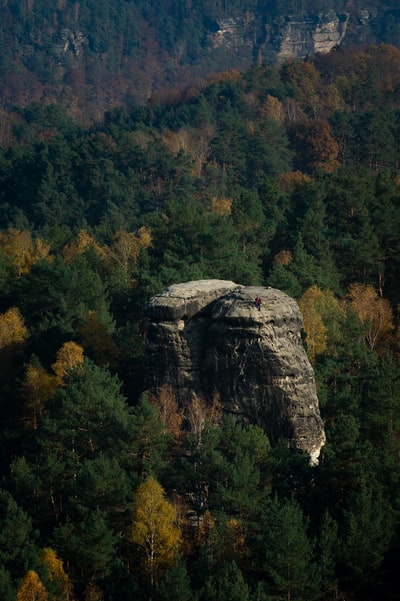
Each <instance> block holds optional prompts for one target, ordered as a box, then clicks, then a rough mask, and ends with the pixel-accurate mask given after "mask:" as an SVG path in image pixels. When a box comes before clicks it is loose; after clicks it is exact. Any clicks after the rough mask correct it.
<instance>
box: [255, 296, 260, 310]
mask: <svg viewBox="0 0 400 601" xmlns="http://www.w3.org/2000/svg"><path fill="white" fill-rule="evenodd" d="M255 303H256V307H257V309H258V310H259V311H261V298H260V297H259V296H256V298H255Z"/></svg>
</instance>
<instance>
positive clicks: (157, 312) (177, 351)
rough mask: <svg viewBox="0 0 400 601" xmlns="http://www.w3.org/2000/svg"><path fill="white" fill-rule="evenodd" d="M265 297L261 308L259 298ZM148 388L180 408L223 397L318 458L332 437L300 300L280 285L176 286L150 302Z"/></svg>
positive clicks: (271, 433)
mask: <svg viewBox="0 0 400 601" xmlns="http://www.w3.org/2000/svg"><path fill="white" fill-rule="evenodd" d="M256 296H259V297H260V298H261V307H260V309H259V310H258V309H257V307H256V305H255V302H254V299H255V297H256ZM147 314H148V319H149V322H148V331H147V340H146V374H145V377H146V387H147V389H148V390H149V392H150V393H152V394H157V393H158V391H159V390H160V388H161V387H162V386H163V385H165V384H169V385H170V386H171V387H172V390H173V392H174V394H175V395H176V398H177V400H178V402H179V404H180V405H181V406H185V404H186V403H188V402H189V401H190V400H191V399H192V398H193V395H197V396H201V397H204V398H205V399H206V400H209V401H211V399H212V398H213V397H214V396H215V395H218V396H219V398H220V401H221V403H222V405H223V408H224V411H226V412H229V413H233V414H235V415H236V416H237V418H238V419H239V420H242V421H244V422H248V423H253V424H257V425H259V426H261V427H262V428H263V429H264V430H265V432H266V433H267V435H268V437H269V438H270V440H271V443H272V444H273V443H274V442H277V441H278V440H279V439H282V438H284V439H286V440H287V441H288V444H289V445H290V446H291V447H292V448H297V449H300V450H302V451H305V452H307V453H309V455H310V458H311V461H312V462H316V461H317V458H318V456H319V453H320V450H321V447H322V446H323V444H324V442H325V434H324V427H323V422H322V419H321V416H320V412H319V406H318V398H317V393H316V387H315V380H314V372H313V369H312V367H311V365H310V362H309V361H308V358H307V355H306V352H305V350H304V347H303V345H302V341H301V328H302V318H301V314H300V310H299V307H298V305H297V303H296V302H295V301H294V300H293V299H292V298H290V297H289V296H287V295H286V294H284V293H283V292H281V291H280V290H276V289H273V288H262V287H246V286H240V285H237V284H235V283H234V282H229V281H223V280H200V281H194V282H187V283H184V284H177V285H174V286H171V287H169V288H167V289H166V290H165V291H164V292H162V293H161V294H159V295H157V296H155V297H153V298H152V299H151V301H150V303H149V305H148V310H147Z"/></svg>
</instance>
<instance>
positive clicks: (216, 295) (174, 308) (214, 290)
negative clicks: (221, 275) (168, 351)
mask: <svg viewBox="0 0 400 601" xmlns="http://www.w3.org/2000/svg"><path fill="white" fill-rule="evenodd" d="M257 296H259V297H260V298H261V311H260V312H258V311H257V309H256V307H255V304H254V300H255V298H256V297H257ZM210 303H214V305H213V311H212V315H213V318H214V319H221V318H222V319H226V318H228V319H236V318H237V319H243V318H246V317H251V318H252V320H254V321H265V320H269V319H274V317H275V318H276V317H278V316H279V318H281V319H285V318H287V319H293V317H295V318H300V315H299V309H298V305H297V303H296V301H295V300H294V299H292V298H290V297H289V296H288V295H287V294H285V293H284V292H282V291H281V290H277V289H276V288H270V287H268V288H266V287H263V286H242V285H240V284H236V283H235V282H231V281H229V280H193V281H190V282H184V283H182V284H173V285H172V286H169V287H168V288H166V289H165V290H164V291H163V292H161V293H160V294H157V295H156V296H154V297H153V298H152V299H151V300H150V302H149V304H148V307H147V315H148V317H150V319H152V320H154V321H158V322H160V321H176V320H181V319H189V318H191V317H193V315H195V314H196V313H198V312H200V311H201V310H203V309H204V308H205V307H207V305H209V304H210Z"/></svg>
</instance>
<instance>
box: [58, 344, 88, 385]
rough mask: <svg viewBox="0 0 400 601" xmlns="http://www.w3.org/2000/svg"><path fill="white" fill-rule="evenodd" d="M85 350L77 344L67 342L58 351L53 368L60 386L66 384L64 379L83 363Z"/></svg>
mask: <svg viewBox="0 0 400 601" xmlns="http://www.w3.org/2000/svg"><path fill="white" fill-rule="evenodd" d="M83 360H84V355H83V348H82V347H81V346H80V345H79V344H76V342H72V341H70V342H65V343H64V344H63V345H62V347H61V348H60V349H59V350H58V351H57V358H56V361H55V363H53V365H52V366H51V368H52V370H53V371H54V373H55V374H56V376H57V381H58V384H59V385H61V386H62V385H63V384H64V378H65V376H67V375H68V374H69V373H71V371H72V370H73V369H74V368H75V367H76V366H77V365H79V364H80V363H83Z"/></svg>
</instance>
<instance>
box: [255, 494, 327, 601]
mask: <svg viewBox="0 0 400 601" xmlns="http://www.w3.org/2000/svg"><path fill="white" fill-rule="evenodd" d="M265 520H266V525H265V530H264V548H265V560H264V566H263V568H264V570H265V574H266V576H267V578H268V581H269V582H268V584H267V588H270V591H271V592H270V597H271V599H277V600H278V599H287V598H290V599H298V600H299V601H301V600H304V601H306V600H307V599H309V598H310V596H313V595H314V594H315V592H316V591H317V590H318V586H319V583H318V581H317V578H316V576H317V572H316V570H315V559H314V548H313V543H312V541H311V540H310V539H309V536H308V534H307V522H306V520H304V517H303V513H302V510H301V507H300V506H299V505H298V504H297V503H296V502H295V501H287V500H286V501H283V502H282V503H281V502H279V501H278V499H277V498H274V499H273V500H271V503H270V506H269V508H268V511H267V513H266V515H265Z"/></svg>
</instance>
